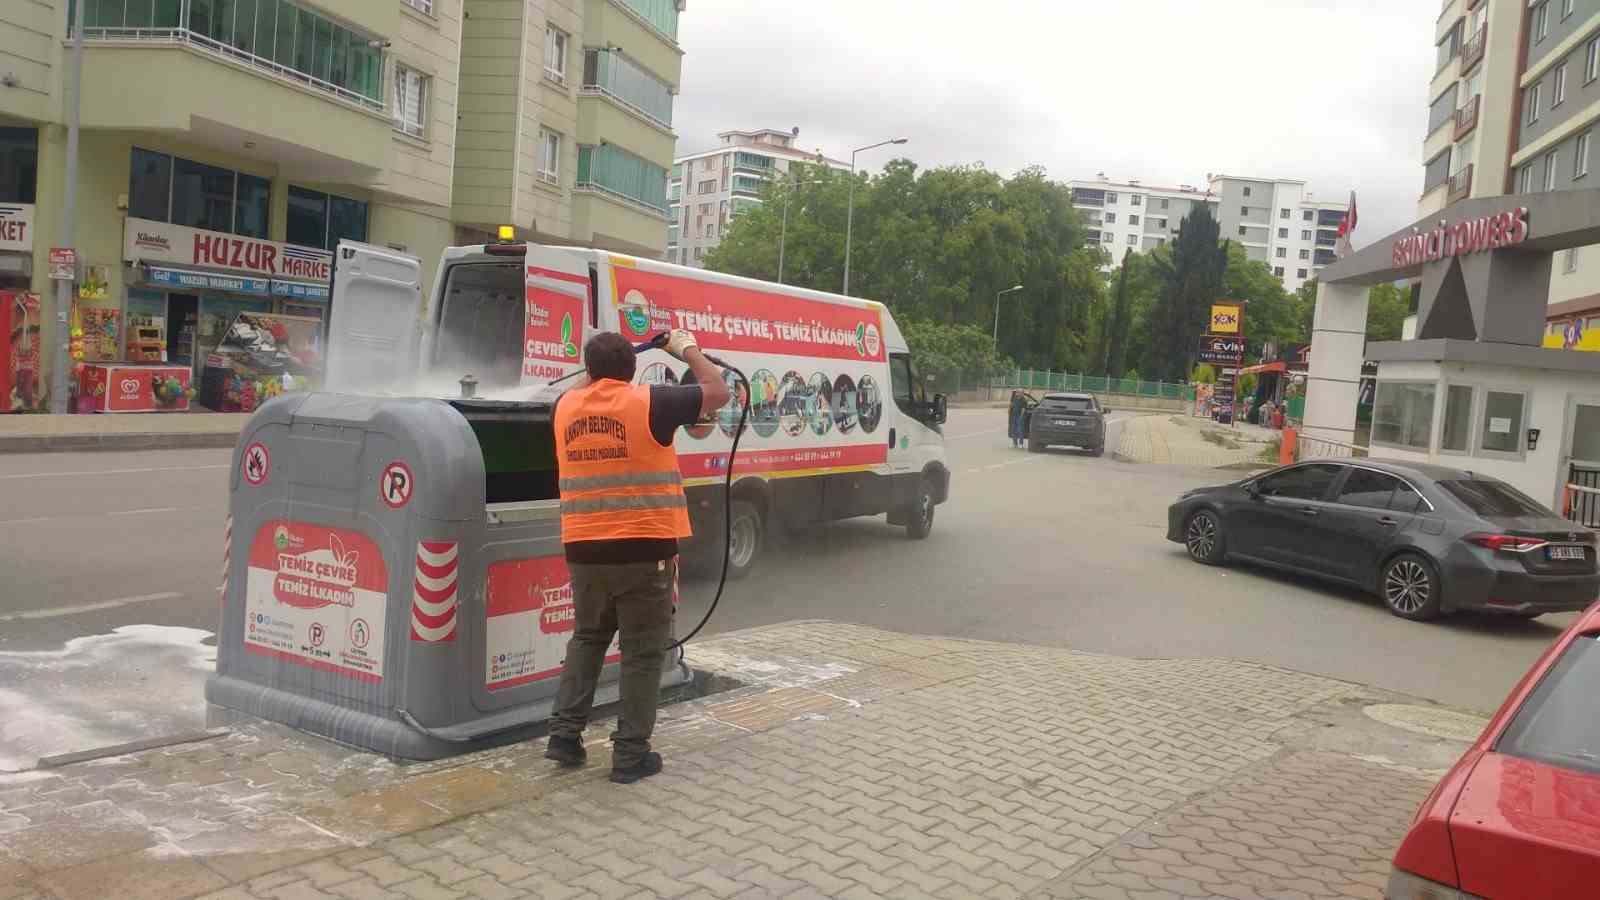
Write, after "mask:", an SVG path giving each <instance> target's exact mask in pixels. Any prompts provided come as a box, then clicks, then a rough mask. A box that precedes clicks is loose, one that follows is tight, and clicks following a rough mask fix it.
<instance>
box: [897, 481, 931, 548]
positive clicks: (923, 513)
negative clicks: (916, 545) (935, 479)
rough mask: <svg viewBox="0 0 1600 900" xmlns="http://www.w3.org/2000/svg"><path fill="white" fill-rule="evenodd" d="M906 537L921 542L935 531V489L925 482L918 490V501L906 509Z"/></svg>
mask: <svg viewBox="0 0 1600 900" xmlns="http://www.w3.org/2000/svg"><path fill="white" fill-rule="evenodd" d="M903 515H904V516H905V521H906V537H908V538H910V539H912V540H913V541H920V540H922V539H923V538H925V537H927V536H928V532H930V531H932V530H933V487H932V486H931V485H929V484H928V482H927V481H926V480H923V482H922V484H921V486H920V487H918V488H917V499H915V500H913V501H911V505H910V506H909V507H907V508H906V511H905V513H904V514H903Z"/></svg>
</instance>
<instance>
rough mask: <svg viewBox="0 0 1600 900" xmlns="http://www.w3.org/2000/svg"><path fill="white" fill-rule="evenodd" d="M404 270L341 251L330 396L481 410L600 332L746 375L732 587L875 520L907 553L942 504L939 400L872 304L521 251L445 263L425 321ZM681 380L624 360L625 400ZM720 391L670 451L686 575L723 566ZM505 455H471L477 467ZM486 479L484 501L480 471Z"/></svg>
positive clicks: (724, 416)
mask: <svg viewBox="0 0 1600 900" xmlns="http://www.w3.org/2000/svg"><path fill="white" fill-rule="evenodd" d="M420 271H421V267H420V264H419V262H418V260H417V259H415V258H414V257H411V256H408V255H406V254H404V253H399V252H396V251H393V250H389V249H385V248H382V247H375V246H371V245H368V244H361V243H355V242H350V241H345V242H342V243H341V244H340V245H339V247H338V250H337V252H336V253H335V269H334V279H333V290H332V301H331V315H330V319H329V334H328V368H327V385H326V389H327V390H331V391H342V392H351V393H394V394H409V395H419V394H420V395H433V396H456V395H457V393H458V391H459V390H462V389H464V388H463V387H458V384H457V382H459V381H462V380H463V379H465V378H466V377H467V376H471V377H472V378H474V379H476V382H477V384H476V392H477V393H478V395H480V396H481V397H484V398H489V399H490V400H493V399H500V400H518V399H525V398H531V397H532V396H533V395H534V394H535V393H536V392H538V391H539V389H541V388H542V387H543V386H545V385H548V384H549V383H550V382H552V381H555V380H557V379H560V378H562V377H564V376H566V375H569V374H571V373H573V372H575V371H577V370H578V369H580V368H581V367H582V365H583V362H582V359H581V353H582V348H583V344H584V340H585V338H586V337H588V336H589V335H591V334H593V333H594V332H596V331H613V332H618V333H620V334H622V335H624V336H626V337H627V338H628V339H629V340H631V341H634V342H635V343H643V342H645V341H648V340H649V339H650V338H651V337H652V336H654V335H655V334H657V333H659V332H662V331H667V330H670V329H672V328H687V329H689V330H690V331H693V332H694V333H695V334H696V335H697V336H698V338H699V341H700V344H701V346H702V347H703V348H704V349H705V350H706V351H708V352H709V353H711V354H713V355H715V356H719V357H721V358H722V359H724V360H726V361H727V362H728V363H729V364H731V365H733V366H736V367H738V368H739V369H741V370H743V372H744V373H745V375H746V376H747V377H748V380H749V390H750V395H749V400H750V406H751V412H750V418H749V421H748V423H747V425H746V432H745V434H744V435H743V436H742V437H741V439H740V442H739V448H738V455H737V458H736V460H735V462H734V484H733V497H732V505H731V508H732V522H731V539H730V541H731V543H730V569H729V571H730V577H733V576H742V575H745V574H747V573H748V572H749V571H750V570H751V568H752V566H753V565H754V564H755V562H756V559H757V558H758V557H759V556H760V553H761V550H762V547H763V544H764V543H765V541H766V538H767V535H768V533H769V530H770V527H771V526H772V525H774V524H781V525H784V526H792V525H802V524H806V523H813V522H821V521H828V520H834V519H844V518H851V517H857V516H872V515H879V514H884V513H887V514H888V521H889V523H890V524H893V525H901V526H904V528H905V529H906V532H907V534H908V535H909V536H910V537H912V538H923V537H926V536H927V534H928V532H929V530H930V529H931V528H932V526H933V518H934V507H935V506H937V505H938V504H941V503H943V502H945V500H946V499H948V497H949V493H950V470H949V468H948V467H947V466H946V464H945V458H944V437H943V433H942V430H941V425H942V424H943V423H944V421H945V398H944V397H943V396H940V395H935V396H932V397H930V396H928V395H927V393H926V392H925V389H924V386H923V382H922V381H921V379H920V378H919V377H918V374H917V369H916V366H915V364H914V363H913V360H912V356H911V352H910V348H909V347H907V346H906V342H905V338H904V336H903V335H902V334H901V332H900V329H899V327H897V326H896V324H895V321H894V317H893V316H892V315H890V313H889V310H888V309H887V308H885V307H884V306H883V305H882V304H881V303H876V302H873V301H869V300H861V299H856V298H852V297H844V296H839V295H836V294H825V293H821V292H818V291H811V290H805V289H801V288H796V287H791V286H788V285H780V284H771V283H768V282H763V281H757V280H753V279H749V278H739V277H734V276H729V275H722V274H719V273H715V272H707V271H704V270H700V269H691V268H687V267H683V266H676V265H671V264H669V263H664V262H660V261H656V260H648V259H640V258H636V257H630V256H623V255H619V254H616V253H610V252H607V251H602V250H593V249H587V248H568V247H551V246H543V245H539V244H530V243H523V242H502V243H495V244H482V245H473V246H463V247H451V248H448V249H446V250H445V252H444V254H443V258H442V259H441V261H440V265H439V271H438V273H437V276H436V278H435V283H434V286H433V289H432V293H431V295H430V298H429V299H428V301H427V302H426V303H424V302H423V295H422V285H421V284H420ZM686 374H687V370H686V367H685V366H683V364H682V363H679V362H678V361H677V360H675V359H674V358H672V357H671V356H669V355H668V354H667V353H666V352H665V351H662V350H648V351H646V352H644V353H643V354H641V356H640V359H639V367H638V375H637V379H638V380H639V381H640V382H641V383H652V384H665V383H675V382H677V381H678V380H679V379H681V378H683V377H684V376H685V375H686ZM726 377H727V379H728V381H729V384H730V386H732V387H734V388H735V390H734V397H733V399H732V400H730V402H729V404H728V406H727V407H726V408H724V409H723V410H722V411H721V413H720V414H719V415H718V416H716V417H714V418H713V419H712V420H711V421H707V422H703V423H701V424H700V425H698V426H695V427H693V428H689V429H686V432H687V433H686V434H680V435H679V436H678V439H677V441H676V446H677V450H678V459H679V463H680V466H681V467H682V470H683V475H684V479H685V487H686V490H687V492H688V495H689V500H690V508H691V511H692V519H693V522H694V529H695V534H696V536H697V538H696V540H694V541H691V542H689V544H688V546H686V547H685V553H686V556H687V557H688V559H689V561H690V562H694V561H695V560H696V559H697V558H698V559H699V560H701V561H704V562H709V561H711V560H715V561H716V562H719V563H720V561H721V552H720V551H721V547H720V545H719V543H718V541H719V539H720V536H721V535H722V533H723V524H724V523H723V521H722V514H723V509H724V504H723V502H722V490H723V485H724V478H725V476H726V474H727V466H728V455H729V449H730V445H731V444H732V438H733V435H734V432H735V429H736V428H737V427H738V422H739V415H740V410H741V407H740V402H741V401H742V400H743V397H742V396H741V394H742V392H743V390H744V389H743V387H742V386H741V385H739V383H738V381H737V379H736V378H735V376H734V375H733V374H732V373H727V374H726ZM546 393H548V392H546ZM515 452H516V448H515V447H514V446H509V447H502V448H499V449H498V450H495V449H493V448H489V447H486V448H485V455H486V459H487V458H489V457H490V456H492V455H493V454H495V453H501V454H504V453H515ZM506 468H507V469H508V470H515V469H517V468H519V467H517V466H514V465H513V466H507V467H506ZM489 478H490V482H491V483H490V486H489V488H488V493H489V494H491V495H493V494H495V493H496V488H495V486H494V478H495V475H494V466H493V465H492V463H491V471H490V475H489ZM495 499H496V498H495V497H494V496H489V497H488V498H487V500H488V501H489V502H490V503H492V502H493V501H494V500H495ZM708 536H709V537H708Z"/></svg>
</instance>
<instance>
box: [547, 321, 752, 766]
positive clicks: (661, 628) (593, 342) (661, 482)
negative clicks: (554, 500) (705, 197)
mask: <svg viewBox="0 0 1600 900" xmlns="http://www.w3.org/2000/svg"><path fill="white" fill-rule="evenodd" d="M666 349H667V352H668V353H671V354H672V355H673V356H675V357H677V358H678V359H681V360H683V361H684V362H686V363H688V365H689V371H690V372H692V373H693V374H694V377H695V382H696V383H694V384H681V385H634V384H633V383H632V382H633V375H634V370H635V368H636V367H637V358H636V354H635V352H634V349H633V345H631V344H629V343H628V341H627V339H625V338H624V337H622V336H621V335H619V334H616V333H614V332H602V333H600V334H596V335H595V336H594V337H592V338H590V339H589V341H588V343H587V344H586V345H585V346H584V351H583V361H584V368H585V369H586V370H587V377H586V378H585V379H584V380H583V381H581V382H580V383H579V384H578V385H577V386H576V387H574V388H573V389H571V390H569V391H567V392H566V393H565V394H562V395H561V397H560V399H559V400H557V401H556V407H555V432H556V460H557V462H558V464H559V466H560V472H561V482H560V488H561V543H562V545H563V547H564V549H565V552H566V557H567V568H568V569H569V570H570V571H571V573H572V602H573V606H574V607H575V609H574V613H575V616H574V618H575V619H576V628H575V629H574V630H573V632H572V638H571V640H569V641H568V642H567V656H566V659H565V660H564V665H565V669H564V670H563V671H562V673H561V687H560V688H559V690H558V691H557V694H556V707H555V712H554V714H553V715H552V716H551V718H550V739H549V741H548V742H547V744H546V747H545V752H544V755H545V758H546V759H553V760H556V761H557V762H560V763H561V764H563V765H570V766H577V765H582V764H583V763H584V762H585V761H586V760H587V758H588V754H587V752H586V751H585V750H584V747H583V730H584V728H585V727H587V726H588V724H589V714H590V712H591V711H592V710H593V708H594V692H595V686H596V684H597V683H598V682H599V680H600V670H601V669H602V668H604V667H605V655H606V650H607V649H608V648H609V647H610V646H611V639H612V637H613V636H615V635H616V634H617V632H618V631H619V630H620V631H621V633H622V638H621V644H622V682H621V684H620V686H619V687H620V692H621V698H620V700H621V707H622V708H621V712H620V714H619V715H618V717H617V730H616V731H615V732H614V733H613V734H612V736H611V780H612V781H615V782H617V783H618V784H632V783H633V782H635V781H638V780H639V779H641V778H646V777H649V776H651V775H654V774H656V773H657V772H660V771H661V754H659V753H656V752H654V751H652V750H651V749H650V735H651V733H652V732H654V731H655V725H656V698H657V695H658V694H659V693H660V690H661V666H662V663H663V661H664V660H665V657H666V648H667V644H668V643H669V642H670V641H671V637H672V614H673V608H672V594H673V586H674V585H675V584H676V582H677V579H678V563H677V559H678V541H679V540H680V539H681V538H686V537H689V536H690V528H689V506H688V502H687V500H686V499H685V497H684V493H683V481H682V478H681V477H680V475H679V471H678V454H677V451H675V450H674V449H673V448H672V439H673V436H674V435H675V434H676V433H677V430H678V429H679V428H680V427H683V426H687V425H693V424H694V423H696V422H698V421H700V420H701V419H702V418H705V419H709V418H710V416H712V415H713V414H714V413H716V411H717V410H719V409H721V408H722V406H723V404H725V403H727V402H728V386H727V383H726V382H724V381H723V380H722V373H721V372H720V371H718V369H717V367H716V366H715V365H714V364H712V363H711V361H710V360H708V359H706V357H705V355H704V354H702V353H701V352H700V348H699V346H698V344H697V343H696V341H695V337H694V335H693V334H690V333H689V332H687V331H682V330H679V331H674V332H672V334H671V336H670V339H669V340H668V342H667V346H666Z"/></svg>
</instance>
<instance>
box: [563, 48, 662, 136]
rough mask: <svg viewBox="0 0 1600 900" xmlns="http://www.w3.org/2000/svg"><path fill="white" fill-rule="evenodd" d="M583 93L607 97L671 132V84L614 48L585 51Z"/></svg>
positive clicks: (581, 89)
mask: <svg viewBox="0 0 1600 900" xmlns="http://www.w3.org/2000/svg"><path fill="white" fill-rule="evenodd" d="M579 94H580V95H581V96H593V97H604V98H606V99H608V100H610V101H611V102H613V103H616V104H618V105H619V106H621V107H622V108H624V109H626V110H628V111H629V112H631V113H633V114H634V115H636V116H638V117H639V118H641V119H644V120H645V121H647V122H649V123H651V124H653V125H655V126H656V127H657V128H660V129H661V130H662V131H664V132H667V133H668V134H671V133H672V87H671V86H670V85H668V84H667V83H666V82H664V81H662V80H661V79H659V78H657V77H655V76H654V75H652V74H650V73H649V72H648V71H646V70H645V69H643V68H642V67H640V66H638V65H635V64H634V63H633V61H632V60H630V59H628V58H627V57H626V56H623V55H622V54H621V53H620V52H618V51H615V50H587V51H585V52H584V54H583V86H582V87H581V88H580V89H579Z"/></svg>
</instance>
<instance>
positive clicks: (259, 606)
mask: <svg viewBox="0 0 1600 900" xmlns="http://www.w3.org/2000/svg"><path fill="white" fill-rule="evenodd" d="M550 415H551V410H550V407H549V405H548V404H524V403H503V402H493V401H481V400H462V401H445V400H433V399H392V398H377V397H359V396H350V395H342V394H324V393H310V394H291V395H284V396H280V397H277V398H275V399H273V400H271V401H269V402H268V403H266V404H264V405H263V406H262V407H261V408H260V409H259V410H258V411H257V412H256V414H255V415H254V416H252V417H251V419H250V421H249V423H248V424H247V426H246V427H245V429H244V431H243V432H242V433H241V435H240V438H239V444H238V446H237V447H236V448H235V450H234V454H233V470H232V473H231V476H230V498H229V510H230V511H229V518H228V522H227V528H226V552H225V562H224V571H223V583H222V625H221V630H220V632H219V633H218V636H217V670H216V672H215V673H214V674H213V675H211V676H210V678H209V679H208V680H207V682H206V700H207V702H208V704H210V706H211V708H212V712H213V715H212V717H211V718H212V720H213V721H222V720H226V719H228V718H230V717H231V716H232V714H233V713H247V714H250V715H253V716H258V717H260V718H263V719H268V720H271V721H274V722H281V723H283V724H285V725H289V726H291V727H294V728H297V729H300V730H302V731H306V732H310V733H312V734H317V735H321V736H323V737H326V738H330V739H332V740H335V741H338V742H340V743H343V744H348V745H351V746H354V747H359V748H362V749H365V750H371V751H374V752H378V753H384V754H387V755H390V756H395V757H400V758H405V759H437V758H440V757H443V756H448V755H451V754H455V753H461V752H463V751H466V750H471V749H475V748H477V747H480V746H484V745H485V744H486V743H488V742H489V741H490V740H491V739H492V738H493V736H495V735H497V734H500V733H502V732H505V731H508V730H511V729H516V728H520V727H522V726H526V725H530V724H533V723H537V722H539V721H541V720H543V719H546V718H548V717H549V715H550V713H551V710H552V707H553V706H554V703H555V693H556V687H557V685H558V683H559V681H560V674H561V667H562V661H563V657H564V655H565V651H566V642H567V639H568V638H569V637H570V636H571V633H572V630H573V627H574V617H573V606H572V590H571V582H570V578H569V576H568V574H567V568H566V562H565V560H564V558H563V556H562V549H561V532H560V508H559V501H558V500H557V473H556V464H555V447H554V436H553V433H552V430H551V425H550ZM619 658H620V656H619V652H618V649H617V644H616V642H613V644H612V647H611V651H610V652H609V654H608V662H609V665H607V666H606V669H605V671H604V674H603V675H602V677H601V681H600V689H599V691H598V692H597V694H596V702H597V703H607V702H611V701H612V700H614V699H615V698H616V694H617V669H618V666H617V661H618V659H619ZM690 675H691V673H690V670H689V668H688V666H687V665H686V664H685V663H684V661H683V658H682V654H681V653H680V654H675V655H674V656H673V657H671V658H669V661H668V665H667V667H666V669H665V671H664V672H663V674H662V686H663V687H668V686H673V685H678V684H682V683H684V682H685V681H687V680H688V679H689V677H690ZM229 711H231V712H229Z"/></svg>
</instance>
